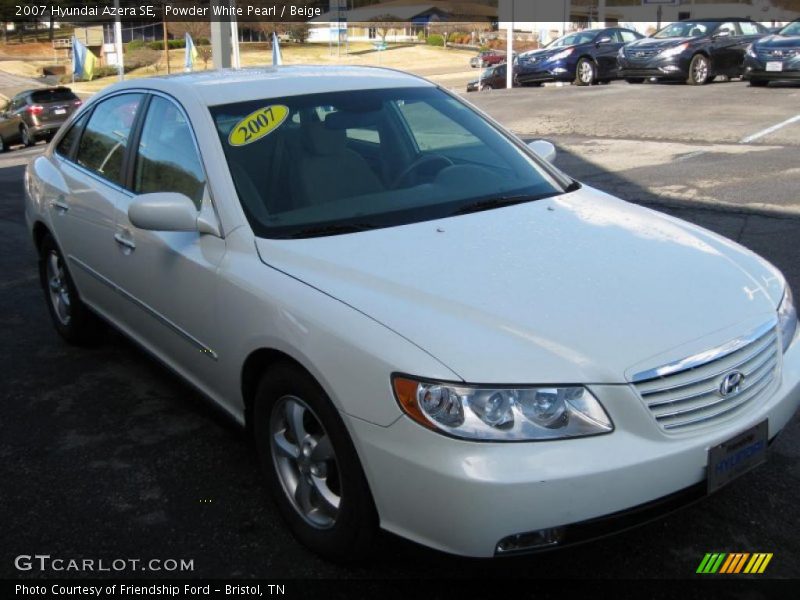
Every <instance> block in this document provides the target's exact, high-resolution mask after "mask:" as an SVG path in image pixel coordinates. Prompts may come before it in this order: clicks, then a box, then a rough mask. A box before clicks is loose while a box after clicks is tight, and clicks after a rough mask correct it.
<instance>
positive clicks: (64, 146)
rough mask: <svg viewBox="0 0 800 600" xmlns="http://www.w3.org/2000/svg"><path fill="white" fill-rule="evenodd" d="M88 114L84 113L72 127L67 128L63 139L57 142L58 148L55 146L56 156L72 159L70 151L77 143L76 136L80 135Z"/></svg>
mask: <svg viewBox="0 0 800 600" xmlns="http://www.w3.org/2000/svg"><path fill="white" fill-rule="evenodd" d="M88 114H89V113H88V112H87V113H85V114H84V115H83V116H81V117H79V118H78V120H77V121H75V122H74V123H73V124H72V127H70V128H69V131H68V132H67V133H66V134H65V135H64V137H63V138H61V141H60V142H58V146H56V154H58V155H59V156H61V157H63V158H71V157H72V149H73V148H75V146H76V144H77V143H78V136H80V134H81V129H83V125H84V124H85V123H86V119H87V118H88V116H87V115H88Z"/></svg>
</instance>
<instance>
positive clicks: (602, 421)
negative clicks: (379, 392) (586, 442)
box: [392, 376, 614, 442]
mask: <svg viewBox="0 0 800 600" xmlns="http://www.w3.org/2000/svg"><path fill="white" fill-rule="evenodd" d="M392 384H393V387H394V393H395V397H396V398H397V402H398V404H400V407H401V408H402V409H403V412H405V413H406V414H407V415H408V416H409V417H411V418H412V419H414V420H415V421H417V422H418V423H420V424H421V425H424V426H425V427H428V428H429V429H433V430H434V431H439V432H440V433H446V434H449V435H452V436H455V437H460V438H466V439H471V440H482V441H500V442H503V441H524V440H554V439H562V438H573V437H583V436H587V435H597V434H599V433H609V432H610V431H612V430H613V429H614V427H613V425H612V424H611V419H610V418H609V417H608V415H607V414H606V412H605V410H603V407H602V406H601V405H600V402H598V401H597V399H596V398H595V397H594V396H593V395H592V393H591V392H590V391H589V390H587V389H586V388H585V387H582V386H560V387H554V386H542V387H514V388H509V387H483V386H471V385H460V384H455V383H440V382H431V381H419V380H415V379H411V378H408V377H405V376H395V377H394V378H393V380H392Z"/></svg>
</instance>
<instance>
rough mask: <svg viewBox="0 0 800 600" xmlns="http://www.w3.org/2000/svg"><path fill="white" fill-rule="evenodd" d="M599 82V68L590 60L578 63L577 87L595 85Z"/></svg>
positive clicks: (576, 73) (585, 59) (576, 70)
mask: <svg viewBox="0 0 800 600" xmlns="http://www.w3.org/2000/svg"><path fill="white" fill-rule="evenodd" d="M596 82H597V67H596V66H595V64H594V62H593V61H592V60H590V59H588V58H582V59H580V60H579V61H578V66H577V67H576V68H575V85H594V84H595V83H596Z"/></svg>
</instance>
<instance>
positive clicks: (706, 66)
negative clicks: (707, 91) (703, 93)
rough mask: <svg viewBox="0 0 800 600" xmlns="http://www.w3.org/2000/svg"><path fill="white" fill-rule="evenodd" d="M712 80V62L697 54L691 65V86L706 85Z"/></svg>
mask: <svg viewBox="0 0 800 600" xmlns="http://www.w3.org/2000/svg"><path fill="white" fill-rule="evenodd" d="M710 80H711V62H710V61H709V60H708V57H707V56H705V55H703V54H695V55H694V58H692V62H691V63H690V64H689V78H688V79H687V80H686V83H688V84H689V85H705V84H707V83H708V82H709V81H710Z"/></svg>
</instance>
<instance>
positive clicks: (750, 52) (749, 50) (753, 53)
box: [746, 44, 758, 58]
mask: <svg viewBox="0 0 800 600" xmlns="http://www.w3.org/2000/svg"><path fill="white" fill-rule="evenodd" d="M746 52H747V56H752V57H753V58H758V54H756V51H755V48H753V44H750V45H749V46H747V51H746Z"/></svg>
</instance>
